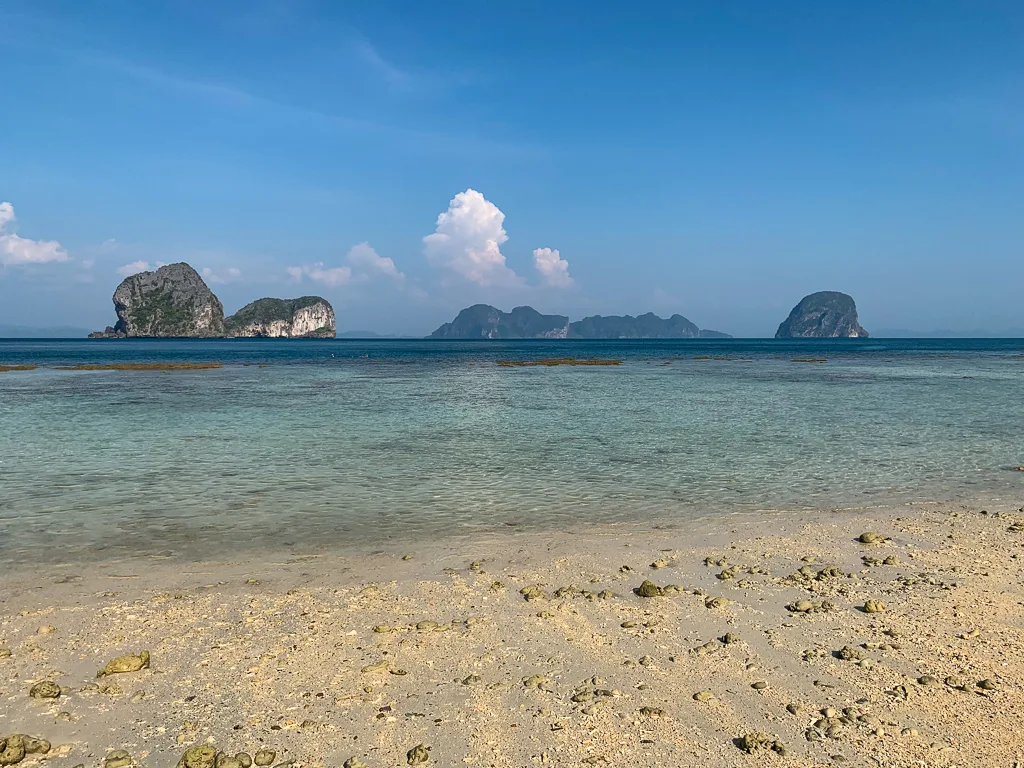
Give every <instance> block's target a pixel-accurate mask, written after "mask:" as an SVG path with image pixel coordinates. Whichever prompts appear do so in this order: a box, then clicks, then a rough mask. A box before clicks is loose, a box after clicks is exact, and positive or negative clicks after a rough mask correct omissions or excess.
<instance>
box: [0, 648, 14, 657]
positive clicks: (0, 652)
mask: <svg viewBox="0 0 1024 768" xmlns="http://www.w3.org/2000/svg"><path fill="white" fill-rule="evenodd" d="M11 655H12V654H11V649H10V648H0V659H9V658H11Z"/></svg>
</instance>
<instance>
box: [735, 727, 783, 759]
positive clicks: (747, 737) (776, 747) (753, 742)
mask: <svg viewBox="0 0 1024 768" xmlns="http://www.w3.org/2000/svg"><path fill="white" fill-rule="evenodd" d="M736 746H738V747H739V748H740V749H742V750H743V751H744V752H746V753H747V754H748V755H752V754H754V753H755V752H759V751H760V750H762V749H771V750H772V751H774V752H777V753H778V754H780V755H784V754H785V753H786V748H785V747H784V746H783V745H782V742H781V741H776V740H775V739H773V738H772V737H771V736H769V735H768V734H766V733H760V732H757V733H747V734H744V735H743V736H740V737H739V738H738V739H737V740H736Z"/></svg>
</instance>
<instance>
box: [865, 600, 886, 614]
mask: <svg viewBox="0 0 1024 768" xmlns="http://www.w3.org/2000/svg"><path fill="white" fill-rule="evenodd" d="M864 613H885V603H883V602H882V601H881V600H868V601H866V602H865V603H864Z"/></svg>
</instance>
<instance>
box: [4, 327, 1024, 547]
mask: <svg viewBox="0 0 1024 768" xmlns="http://www.w3.org/2000/svg"><path fill="white" fill-rule="evenodd" d="M568 356H575V357H579V358H620V359H622V361H623V363H622V365H620V366H614V367H551V368H548V367H532V368H504V367H498V366H496V365H495V361H497V360H505V359H511V360H533V359H539V358H547V357H568ZM704 356H709V357H711V358H716V357H717V358H729V359H718V360H716V359H706V360H702V359H694V358H696V357H704ZM811 358H825V359H827V362H821V363H808V362H794V359H811ZM186 361H187V362H201V361H222V362H224V364H225V367H224V368H221V369H215V370H200V371H173V372H150V371H145V372H138V371H88V372H71V371H57V370H54V369H53V368H52V366H57V365H76V364H81V363H110V362H186ZM0 364H8V365H9V364H34V365H39V366H41V367H40V368H39V369H38V370H34V371H26V372H9V373H0V542H2V545H0V562H3V563H14V562H25V561H29V560H38V559H43V560H63V561H75V560H82V559H110V558H116V557H122V556H126V555H128V556H131V555H152V554H157V553H163V554H173V555H177V556H186V557H223V558H230V557H233V556H235V555H237V554H239V553H241V552H242V551H245V550H249V549H259V548H264V547H267V546H285V545H287V546H289V547H294V548H298V549H303V550H309V549H311V548H312V549H315V548H318V547H323V548H328V547H329V548H352V549H358V550H361V551H366V550H368V549H372V548H376V547H381V546H384V545H385V544H388V543H394V542H396V541H398V542H407V541H414V540H417V539H423V538H441V537H445V536H449V535H452V534H455V533H459V532H469V531H481V530H488V529H494V528H501V527H503V526H507V525H514V526H518V527H521V528H523V529H548V528H550V529H563V528H579V527H581V526H585V525H586V524H587V523H607V522H619V521H622V522H635V521H650V522H651V523H652V524H655V523H657V524H686V523H687V521H694V524H696V521H697V520H698V518H699V517H701V516H704V515H707V514H718V513H743V512H744V511H750V510H762V509H790V508H805V507H814V508H821V507H830V506H851V505H874V504H890V503H899V502H905V501H911V500H918V499H927V500H936V499H943V500H944V499H950V500H955V499H961V498H971V499H978V498H1004V499H1005V498H1014V497H1017V498H1020V500H1021V502H1022V503H1024V472H1016V471H1014V469H1013V468H1014V467H1016V466H1019V465H1021V464H1024V430H1022V427H1024V341H1020V340H981V341H961V340H956V341H932V340H926V341H919V340H914V341H896V340H881V341H876V340H838V341H795V342H776V341H621V342H619V341H616V342H592V341H586V342H571V341H543V342H533V341H516V342H434V341H369V342H367V341H351V340H338V341H273V340H227V341H224V340H221V341H159V340H145V341H143V340H138V341H135V340H133V341H86V340H74V341H38V340H31V341H28V340H26V341H0ZM260 365H264V366H266V367H259V366H260Z"/></svg>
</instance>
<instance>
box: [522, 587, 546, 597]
mask: <svg viewBox="0 0 1024 768" xmlns="http://www.w3.org/2000/svg"><path fill="white" fill-rule="evenodd" d="M519 594H521V595H522V596H523V598H524V599H525V600H541V599H543V598H546V597H547V596H548V593H547V592H545V591H544V590H543V589H541V588H540V587H538V586H537V585H536V584H530V585H529V586H526V587H523V588H522V589H520V590H519Z"/></svg>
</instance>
